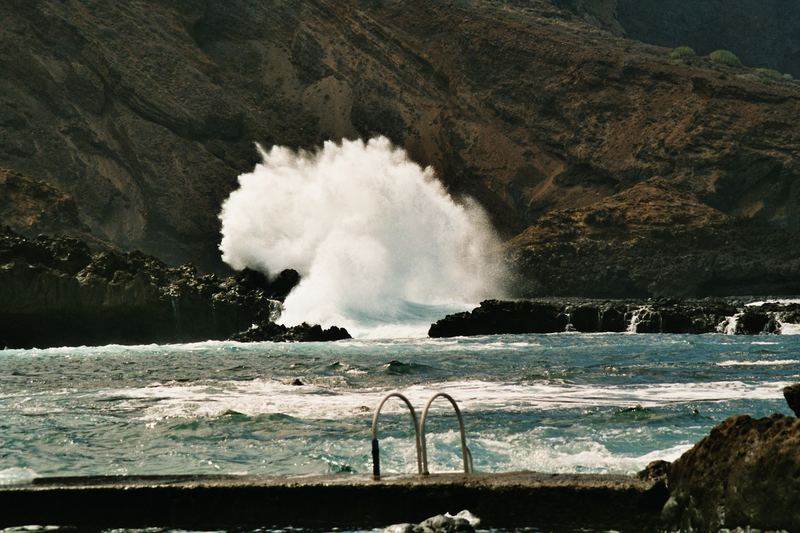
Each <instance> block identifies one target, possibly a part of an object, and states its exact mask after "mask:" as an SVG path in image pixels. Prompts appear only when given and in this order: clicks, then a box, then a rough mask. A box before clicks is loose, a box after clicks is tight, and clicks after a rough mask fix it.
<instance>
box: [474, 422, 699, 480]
mask: <svg viewBox="0 0 800 533" xmlns="http://www.w3.org/2000/svg"><path fill="white" fill-rule="evenodd" d="M474 442H475V444H476V445H477V446H480V447H481V448H483V449H485V450H487V451H489V453H491V454H492V457H493V464H492V470H493V471H499V472H502V471H519V470H530V471H534V472H544V473H553V474H568V473H575V472H581V473H594V474H630V473H634V472H638V471H640V470H642V469H643V468H644V467H645V466H647V464H648V463H650V462H652V461H656V460H664V461H674V460H675V459H677V458H678V457H680V456H681V455H683V454H684V453H685V452H686V451H687V450H689V449H690V448H691V447H692V444H688V443H687V444H677V445H675V446H672V447H670V448H667V449H664V450H653V451H650V452H647V453H645V454H642V455H635V454H620V453H613V452H611V451H610V450H609V449H608V448H607V447H606V446H604V445H603V444H601V443H599V442H596V441H594V440H591V439H589V438H583V439H569V440H567V439H542V438H540V437H539V435H538V434H536V433H535V432H533V433H524V434H520V435H515V436H514V437H513V438H511V439H509V440H495V439H486V438H478V439H475V440H474Z"/></svg>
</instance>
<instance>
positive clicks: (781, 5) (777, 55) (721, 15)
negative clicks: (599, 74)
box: [552, 0, 800, 77]
mask: <svg viewBox="0 0 800 533" xmlns="http://www.w3.org/2000/svg"><path fill="white" fill-rule="evenodd" d="M552 1H553V3H554V4H555V5H558V6H559V7H562V8H564V9H567V10H569V11H572V12H573V13H575V14H576V15H578V16H579V17H580V18H581V19H583V20H585V21H586V22H588V23H590V24H593V25H595V26H599V27H602V28H604V29H606V30H608V31H610V32H612V33H614V34H615V35H625V36H627V37H630V38H631V39H636V40H638V41H643V42H646V43H650V44H656V45H659V46H667V47H670V48H674V47H676V46H682V45H686V46H691V47H692V48H694V49H695V51H696V52H697V53H698V54H700V55H708V54H709V53H710V52H713V51H714V50H718V49H720V48H724V49H727V50H731V51H733V52H734V53H735V54H737V55H738V56H739V57H740V58H741V59H742V61H744V63H745V64H747V65H751V66H755V67H768V68H772V69H776V70H779V71H780V72H787V73H789V74H792V75H793V76H794V77H800V4H798V3H797V2H792V1H787V0H669V1H667V2H664V1H662V0H552Z"/></svg>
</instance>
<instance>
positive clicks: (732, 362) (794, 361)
mask: <svg viewBox="0 0 800 533" xmlns="http://www.w3.org/2000/svg"><path fill="white" fill-rule="evenodd" d="M799 364H800V360H798V359H775V360H772V361H769V360H763V359H762V360H760V361H736V360H728V361H722V362H719V363H717V366H786V365H799Z"/></svg>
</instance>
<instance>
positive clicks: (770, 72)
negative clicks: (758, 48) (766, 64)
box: [756, 68, 783, 81]
mask: <svg viewBox="0 0 800 533" xmlns="http://www.w3.org/2000/svg"><path fill="white" fill-rule="evenodd" d="M756 72H757V73H758V75H759V76H761V77H762V78H767V79H769V80H776V81H778V80H782V79H783V74H781V73H780V72H778V71H777V70H775V69H772V68H757V69H756Z"/></svg>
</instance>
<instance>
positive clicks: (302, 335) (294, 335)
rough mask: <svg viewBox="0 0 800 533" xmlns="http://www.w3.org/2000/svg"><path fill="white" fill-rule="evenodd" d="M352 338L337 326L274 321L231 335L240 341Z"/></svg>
mask: <svg viewBox="0 0 800 533" xmlns="http://www.w3.org/2000/svg"><path fill="white" fill-rule="evenodd" d="M351 338H352V337H351V336H350V333H348V332H347V330H346V329H344V328H339V327H336V326H331V327H329V328H328V329H323V328H322V326H319V325H313V326H311V325H309V324H306V323H305V322H304V323H302V324H300V325H299V326H290V327H287V326H284V325H283V324H276V323H275V322H272V321H265V322H262V323H260V324H258V325H253V327H251V328H250V329H248V330H246V331H242V332H239V333H237V334H235V335H233V336H231V340H233V341H240V342H262V341H272V342H328V341H340V340H344V339H351Z"/></svg>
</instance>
